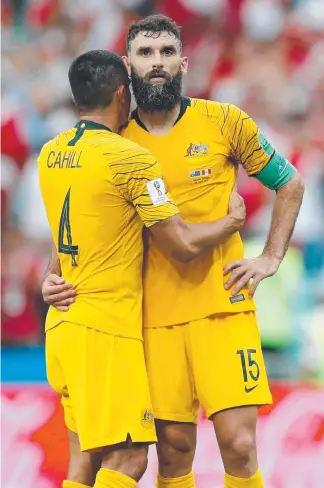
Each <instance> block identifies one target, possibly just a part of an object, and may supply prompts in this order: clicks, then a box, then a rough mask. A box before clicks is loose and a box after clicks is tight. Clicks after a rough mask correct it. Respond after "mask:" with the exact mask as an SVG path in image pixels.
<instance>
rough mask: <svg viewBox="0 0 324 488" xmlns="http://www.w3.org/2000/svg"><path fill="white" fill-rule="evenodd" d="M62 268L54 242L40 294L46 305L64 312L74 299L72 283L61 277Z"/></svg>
mask: <svg viewBox="0 0 324 488" xmlns="http://www.w3.org/2000/svg"><path fill="white" fill-rule="evenodd" d="M61 274H62V270H61V265H60V259H59V257H58V254H57V250H56V247H55V245H54V242H53V244H52V252H51V257H50V260H49V263H48V265H47V268H46V271H45V279H44V281H43V284H42V295H43V299H44V301H45V302H46V303H47V304H48V305H52V306H54V307H55V308H57V309H58V310H61V311H62V312H66V311H67V310H68V309H69V308H68V307H69V305H71V304H72V303H73V302H74V301H75V299H74V297H75V295H76V293H75V290H74V289H73V288H72V285H71V284H69V283H66V282H65V280H64V279H63V278H62V277H61Z"/></svg>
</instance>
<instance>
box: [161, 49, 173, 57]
mask: <svg viewBox="0 0 324 488" xmlns="http://www.w3.org/2000/svg"><path fill="white" fill-rule="evenodd" d="M173 52H174V51H173V49H171V48H166V49H163V54H165V55H166V56H172V54H173Z"/></svg>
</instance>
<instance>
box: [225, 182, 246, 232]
mask: <svg viewBox="0 0 324 488" xmlns="http://www.w3.org/2000/svg"><path fill="white" fill-rule="evenodd" d="M228 213H229V215H231V216H232V217H234V218H235V219H236V220H237V224H238V230H239V229H241V228H242V227H243V225H244V222H245V216H246V209H245V203H244V200H243V198H242V197H241V196H240V195H239V194H238V193H237V190H236V186H235V187H234V189H233V191H232V193H231V196H230V200H229V204H228Z"/></svg>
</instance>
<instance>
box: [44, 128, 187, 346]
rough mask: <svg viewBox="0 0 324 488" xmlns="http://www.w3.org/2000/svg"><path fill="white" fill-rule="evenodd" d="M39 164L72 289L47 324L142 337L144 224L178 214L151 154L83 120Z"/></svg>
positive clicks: (54, 142) (60, 137)
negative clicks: (67, 302) (71, 298)
mask: <svg viewBox="0 0 324 488" xmlns="http://www.w3.org/2000/svg"><path fill="white" fill-rule="evenodd" d="M38 169H39V178H40V186H41V192H42V197H43V201H44V204H45V208H46V213H47V217H48V221H49V224H50V227H51V231H52V235H53V239H54V243H55V245H56V248H57V252H58V255H59V258H60V263H61V267H62V275H63V276H64V278H65V280H66V281H67V282H70V283H72V284H73V286H74V287H75V289H76V292H77V300H76V302H75V303H74V304H73V305H71V306H70V309H69V311H68V312H60V311H58V310H56V309H55V308H53V307H50V310H49V313H48V317H47V322H46V329H47V330H48V329H50V328H52V327H54V326H56V325H58V324H59V323H60V322H62V321H65V322H73V323H77V324H81V325H85V326H87V327H90V328H94V329H97V330H100V331H103V332H108V333H110V334H115V335H119V336H124V337H132V338H141V337H142V264H143V246H142V229H143V225H145V226H147V227H149V226H151V225H153V224H154V223H157V222H159V221H161V220H163V219H166V218H168V217H170V216H172V215H175V214H177V213H178V210H177V207H176V206H175V204H174V203H173V202H172V201H171V199H170V198H169V196H168V194H167V192H166V190H165V187H164V183H163V180H162V178H161V171H160V167H159V165H158V163H157V162H156V160H155V158H154V157H153V155H152V154H151V153H150V152H149V151H147V150H146V149H143V148H141V147H139V146H138V145H137V144H135V143H133V142H131V141H129V140H127V139H124V138H122V137H121V136H119V135H117V134H114V133H112V132H111V131H110V130H109V129H108V128H107V127H105V126H103V125H100V124H96V123H93V122H88V121H80V122H79V123H78V124H77V126H76V127H75V128H73V129H70V130H68V131H67V132H64V133H62V134H60V135H58V136H57V137H56V138H55V139H53V140H51V141H49V142H48V143H47V144H45V146H44V147H43V149H42V151H41V154H40V156H39V159H38Z"/></svg>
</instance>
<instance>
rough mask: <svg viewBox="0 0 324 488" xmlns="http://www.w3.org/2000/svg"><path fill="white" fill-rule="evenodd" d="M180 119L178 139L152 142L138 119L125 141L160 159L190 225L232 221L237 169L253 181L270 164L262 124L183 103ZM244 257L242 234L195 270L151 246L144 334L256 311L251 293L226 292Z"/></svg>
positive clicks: (224, 109) (174, 133)
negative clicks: (228, 271) (228, 273)
mask: <svg viewBox="0 0 324 488" xmlns="http://www.w3.org/2000/svg"><path fill="white" fill-rule="evenodd" d="M181 111H182V116H180V118H179V120H178V121H177V122H176V124H175V125H174V127H173V128H172V129H171V131H170V132H168V133H167V134H165V135H162V136H155V135H152V134H150V133H149V132H148V131H147V130H146V129H145V127H143V125H142V124H141V121H140V120H139V119H138V116H137V115H136V112H135V113H134V114H133V119H132V120H131V121H130V123H129V125H128V127H127V128H126V129H125V131H124V132H123V135H124V136H125V137H128V138H129V139H131V140H132V141H134V142H137V143H138V144H141V145H143V146H144V147H146V148H147V149H149V150H150V151H152V153H153V154H154V156H155V157H156V158H157V159H158V161H159V163H160V164H161V168H162V172H163V177H164V179H165V183H166V185H167V188H168V189H169V191H170V192H171V194H172V197H173V198H174V200H175V202H176V204H177V205H178V207H179V210H180V213H181V215H182V217H183V218H184V219H185V220H187V221H188V222H191V223H193V222H207V221H212V220H217V219H220V218H222V217H224V216H225V215H227V213H228V204H229V199H230V195H231V192H232V189H233V186H234V184H235V180H236V177H237V171H238V165H239V164H241V165H242V166H243V167H244V169H245V170H246V171H247V173H248V175H250V176H253V175H256V174H257V173H259V172H260V171H261V170H262V169H263V168H264V167H265V166H266V165H267V163H268V162H269V161H270V159H271V152H270V151H269V150H268V147H267V146H266V143H265V142H264V138H262V135H261V134H260V131H259V129H258V127H257V125H256V124H255V122H254V121H253V120H252V119H251V118H250V117H249V116H248V115H247V114H245V113H244V112H243V111H242V110H240V109H239V108H237V107H235V106H234V105H229V104H222V103H217V102H211V101H206V100H198V99H189V98H183V99H182V107H181ZM180 115H181V112H180ZM243 255H244V250H243V244H242V241H241V238H240V235H239V233H238V232H237V233H236V234H234V235H233V236H231V237H230V238H229V239H227V240H226V242H224V243H223V244H222V245H220V246H218V247H217V248H215V249H214V251H212V252H210V253H207V254H205V255H204V256H201V257H198V258H196V259H194V260H193V261H192V262H190V263H188V264H186V263H178V262H176V261H174V260H172V259H169V258H168V257H166V256H164V255H163V254H162V253H161V252H160V251H159V249H158V248H157V247H156V246H155V244H154V242H153V241H151V243H150V246H149V251H148V256H147V262H146V264H147V265H146V269H145V279H144V327H163V326H169V325H175V324H181V323H185V322H190V321H193V320H198V319H201V318H204V317H207V316H209V315H212V314H215V313H236V312H243V311H248V310H254V302H253V300H250V299H249V298H248V294H247V288H245V289H244V290H243V291H242V293H240V294H239V295H238V296H236V297H232V296H231V290H225V288H224V283H225V281H226V280H227V278H224V276H223V269H224V267H225V266H226V265H227V264H228V263H230V262H231V261H233V260H236V259H242V258H243Z"/></svg>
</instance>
